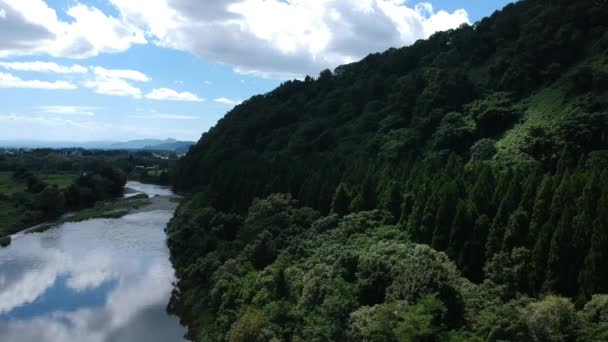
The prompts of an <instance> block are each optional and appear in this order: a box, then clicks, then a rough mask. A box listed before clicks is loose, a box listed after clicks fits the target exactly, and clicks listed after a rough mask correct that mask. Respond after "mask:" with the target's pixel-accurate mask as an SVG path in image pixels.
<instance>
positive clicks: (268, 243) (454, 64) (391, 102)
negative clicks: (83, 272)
mask: <svg viewBox="0 0 608 342" xmlns="http://www.w3.org/2000/svg"><path fill="white" fill-rule="evenodd" d="M606 18H608V5H607V4H604V3H603V2H602V1H592V0H585V1H565V0H556V1H551V2H547V1H541V0H523V1H519V2H517V3H515V4H510V5H508V6H507V7H505V8H504V9H503V10H502V11H500V12H496V13H495V14H493V15H492V16H491V17H489V18H485V19H483V20H481V21H480V22H478V23H475V24H474V25H471V26H470V25H463V26H462V27H460V28H459V29H456V30H451V31H447V32H440V33H437V34H435V35H433V36H432V37H430V38H429V39H428V40H423V41H418V42H416V43H415V44H413V45H412V46H410V47H407V48H402V49H390V50H388V51H386V52H384V53H381V54H372V55H369V56H368V57H366V58H365V59H363V60H362V61H360V62H357V63H353V64H349V65H345V66H341V67H339V68H337V69H336V70H334V72H330V71H324V72H323V73H321V75H320V76H319V77H318V78H317V79H316V80H315V79H313V78H311V77H308V78H306V79H305V80H304V81H289V82H286V83H284V84H282V85H281V86H280V87H278V88H277V89H275V90H274V91H272V92H270V93H268V94H264V95H260V96H256V97H253V98H251V99H250V100H248V101H246V102H245V103H243V104H242V105H239V106H237V107H236V108H235V109H234V110H233V111H231V112H230V113H228V114H227V115H226V117H225V118H223V119H222V120H220V122H219V123H218V124H217V125H216V126H215V127H214V128H212V129H211V130H210V131H209V132H208V133H205V134H204V135H203V136H202V138H201V140H200V141H199V142H198V144H197V145H196V146H194V147H193V148H192V149H191V151H190V152H189V153H188V154H187V155H186V156H185V157H184V158H183V159H182V160H180V162H179V163H178V166H177V170H176V177H175V186H176V187H177V188H178V189H180V190H184V191H189V192H192V193H193V194H192V195H191V197H190V199H189V200H188V201H186V202H185V203H183V204H182V205H181V206H180V208H179V210H178V212H177V214H176V217H175V218H174V219H173V221H172V223H171V224H170V226H169V228H168V233H169V247H170V249H171V253H172V261H173V263H174V265H175V267H176V271H177V275H178V277H179V279H180V281H179V284H178V285H179V286H178V287H179V292H178V293H177V294H176V301H175V303H174V304H175V308H176V309H177V310H178V311H182V312H187V313H188V314H187V316H188V317H193V319H192V320H191V321H192V322H191V328H192V333H193V334H195V335H196V336H197V337H198V338H199V339H201V340H222V339H228V340H229V341H342V340H355V341H447V340H455V341H475V340H483V341H499V340H511V341H530V340H536V341H575V340H576V341H599V340H603V339H605V338H606V336H607V333H606V331H607V330H606V324H608V323H607V322H608V321H607V318H606V315H604V314H602V312H603V310H604V309H605V308H604V306H606V305H605V304H606V301H605V298H604V294H606V293H608V276H607V275H606V272H603V271H602V270H605V269H606V267H608V258H607V255H608V254H607V252H606V251H608V228H607V227H608V224H607V221H606V215H607V214H606V213H607V212H608V211H607V210H606V208H608V207H607V206H608V204H607V202H606V199H607V198H608V183H607V182H608V174H607V173H606V172H607V171H606V167H607V166H608V153H607V152H606V151H608V100H607V99H608V87H607V86H606V85H607V83H606V80H607V79H608V77H607V76H606V75H608V59H607V56H608V35H607V34H606V32H608V22H607V21H606V20H605V19H606ZM278 193H280V194H282V195H277V194H278ZM549 294H551V295H549Z"/></svg>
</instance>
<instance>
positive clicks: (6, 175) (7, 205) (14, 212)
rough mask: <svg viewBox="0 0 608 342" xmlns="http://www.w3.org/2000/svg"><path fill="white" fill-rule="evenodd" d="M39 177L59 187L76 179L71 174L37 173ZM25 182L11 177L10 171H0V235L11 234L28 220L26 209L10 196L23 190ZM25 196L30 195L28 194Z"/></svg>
mask: <svg viewBox="0 0 608 342" xmlns="http://www.w3.org/2000/svg"><path fill="white" fill-rule="evenodd" d="M38 176H39V177H40V179H41V180H42V181H43V182H45V183H47V184H50V185H57V186H58V187H59V188H67V187H68V186H69V185H70V184H72V182H73V181H74V180H75V179H76V177H77V176H76V175H72V174H39V175H38ZM25 188H26V184H25V182H23V181H18V180H15V179H14V178H13V173H12V172H0V236H2V235H4V234H12V233H14V232H15V231H17V230H18V229H19V228H22V226H23V225H24V222H28V216H27V215H28V214H29V215H31V214H33V213H31V212H30V213H28V211H27V210H25V209H24V208H22V207H20V206H19V205H17V204H16V203H15V201H14V200H13V199H11V198H10V197H11V196H13V195H15V194H18V193H22V192H25ZM27 196H31V195H30V194H28V195H27ZM30 218H31V217H30Z"/></svg>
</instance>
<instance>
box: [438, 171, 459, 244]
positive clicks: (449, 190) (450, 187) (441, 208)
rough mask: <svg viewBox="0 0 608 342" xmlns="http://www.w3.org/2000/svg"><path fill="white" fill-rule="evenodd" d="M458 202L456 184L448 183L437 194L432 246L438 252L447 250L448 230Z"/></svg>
mask: <svg viewBox="0 0 608 342" xmlns="http://www.w3.org/2000/svg"><path fill="white" fill-rule="evenodd" d="M457 201H458V187H457V185H456V182H454V181H452V182H448V183H446V184H444V185H443V187H442V188H441V190H440V192H439V205H438V208H437V214H436V216H435V224H434V227H435V229H434V230H433V240H432V246H433V248H434V249H436V250H438V251H444V250H445V249H446V248H447V245H448V240H449V238H450V229H451V227H452V221H453V219H454V213H455V211H456V203H457Z"/></svg>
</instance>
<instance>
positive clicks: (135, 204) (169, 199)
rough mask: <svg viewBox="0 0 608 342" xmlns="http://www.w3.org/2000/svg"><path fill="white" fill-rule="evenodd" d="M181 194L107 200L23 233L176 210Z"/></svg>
mask: <svg viewBox="0 0 608 342" xmlns="http://www.w3.org/2000/svg"><path fill="white" fill-rule="evenodd" d="M179 199H180V197H179V196H175V195H171V196H155V197H151V198H148V197H147V195H146V194H139V195H136V196H132V197H126V198H122V199H118V200H113V201H106V202H102V203H100V204H98V205H96V206H95V207H93V208H89V209H84V210H81V211H78V212H75V213H70V214H66V215H64V216H62V217H61V218H59V219H57V220H54V221H47V222H45V223H42V224H39V225H36V226H33V227H30V228H27V229H25V230H23V231H21V234H33V233H42V232H44V231H47V230H49V229H53V228H56V227H58V226H60V225H62V224H64V223H74V222H82V221H87V220H92V219H99V218H106V219H118V218H121V217H124V216H126V215H130V214H136V213H146V212H151V211H157V210H170V211H174V210H175V209H176V208H177V204H178V203H179Z"/></svg>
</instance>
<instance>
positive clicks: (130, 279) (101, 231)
mask: <svg viewBox="0 0 608 342" xmlns="http://www.w3.org/2000/svg"><path fill="white" fill-rule="evenodd" d="M172 214H173V213H172V211H167V210H159V211H153V212H143V213H137V214H133V215H128V216H125V217H123V218H121V219H96V220H89V221H85V222H80V223H69V224H65V225H63V226H62V227H60V228H57V229H52V230H50V231H47V232H45V233H41V234H26V235H18V236H16V237H14V240H13V243H12V245H11V246H9V247H8V248H5V249H1V250H0V341H3V342H12V341H19V342H22V341H100V342H101V341H152V342H154V341H179V340H183V339H182V336H183V334H184V332H185V331H184V328H183V327H181V326H180V324H179V321H178V319H177V318H175V317H172V316H169V315H168V314H167V313H166V310H165V308H166V305H167V303H168V301H169V297H170V293H171V290H172V288H173V286H172V282H173V280H174V274H173V269H172V267H171V264H170V262H169V260H168V250H167V248H166V246H165V234H164V232H163V228H164V227H165V225H166V223H167V222H168V221H169V219H170V218H171V216H172Z"/></svg>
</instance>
